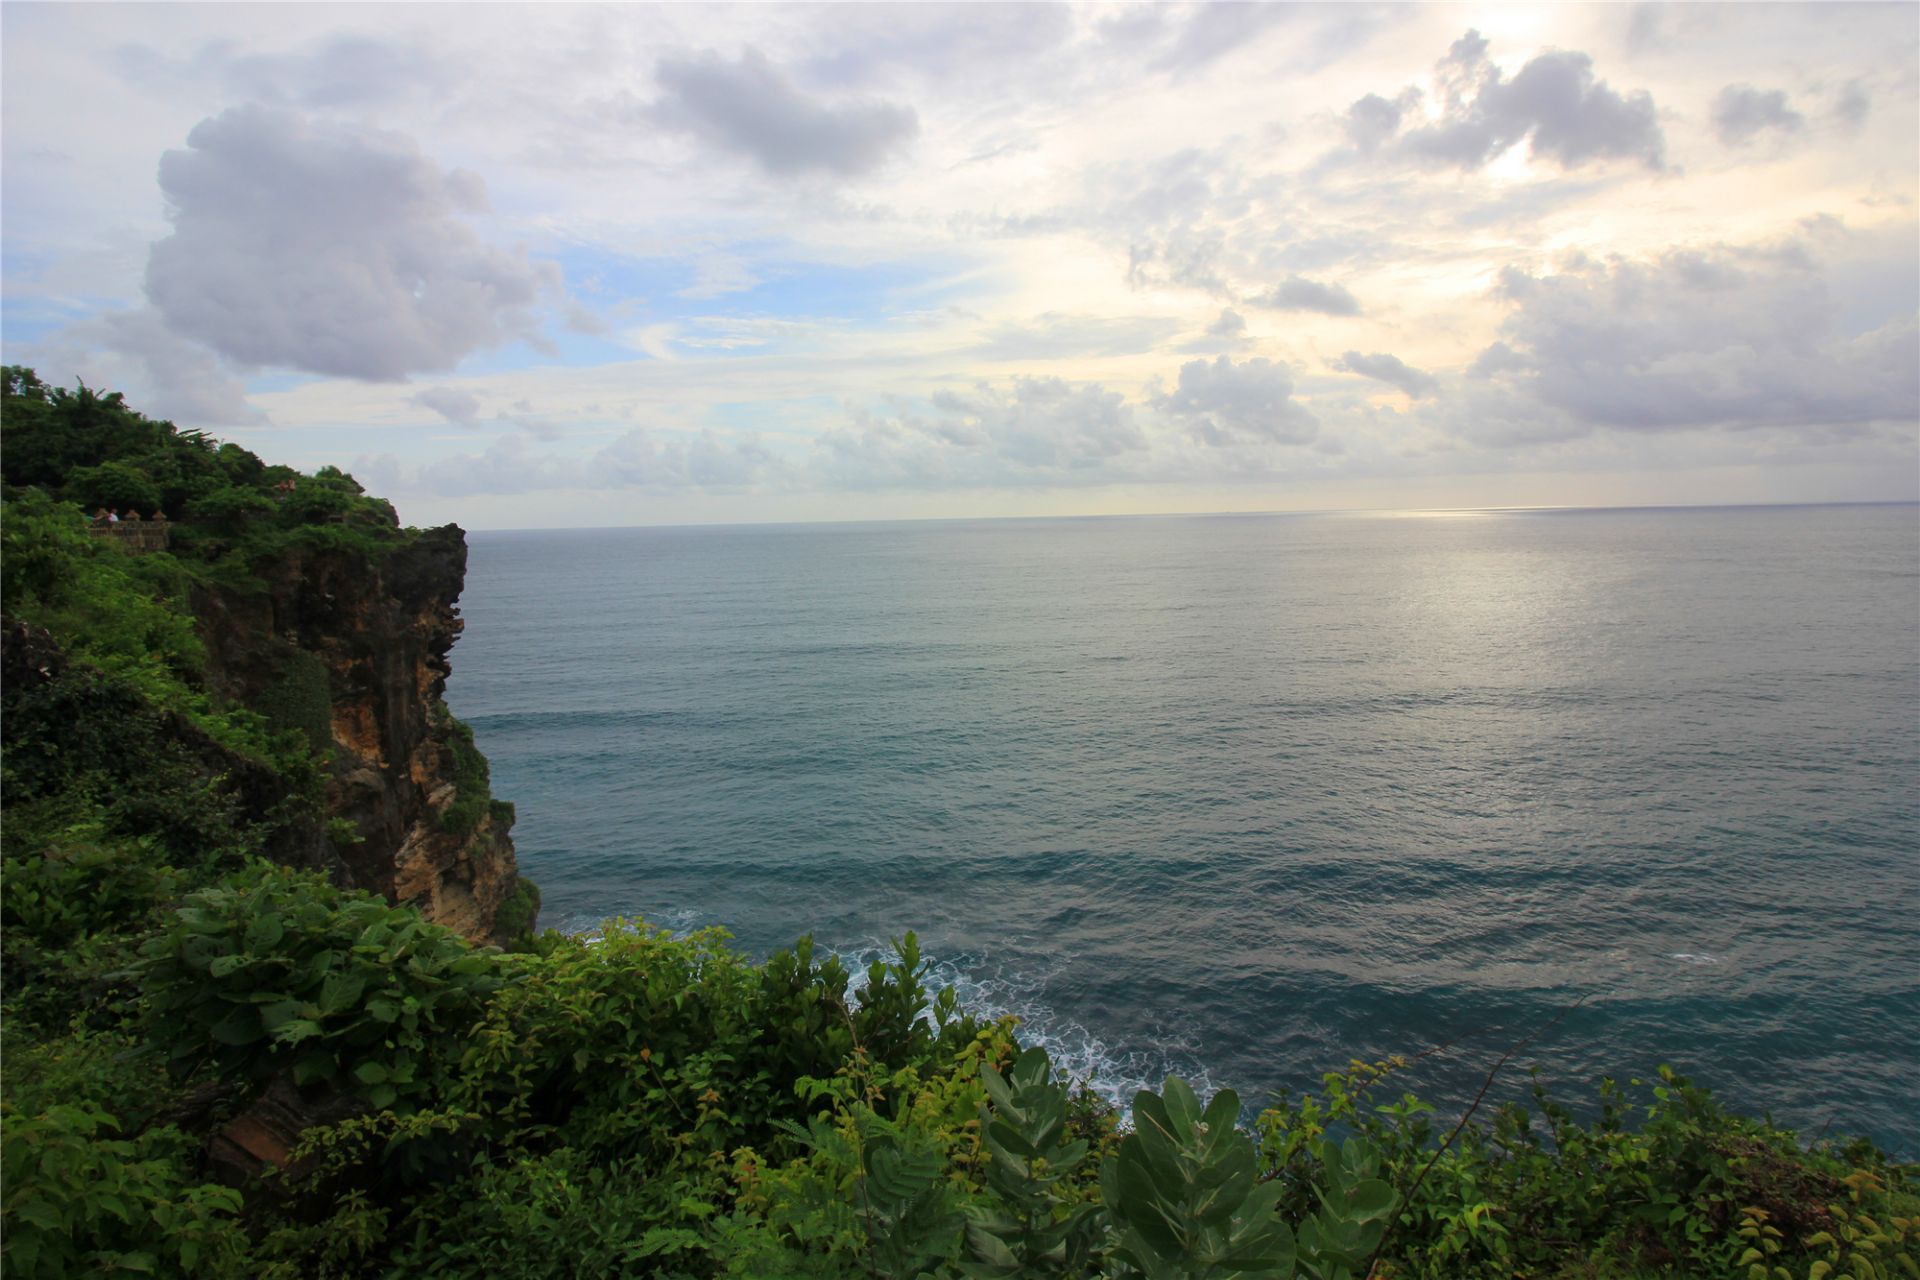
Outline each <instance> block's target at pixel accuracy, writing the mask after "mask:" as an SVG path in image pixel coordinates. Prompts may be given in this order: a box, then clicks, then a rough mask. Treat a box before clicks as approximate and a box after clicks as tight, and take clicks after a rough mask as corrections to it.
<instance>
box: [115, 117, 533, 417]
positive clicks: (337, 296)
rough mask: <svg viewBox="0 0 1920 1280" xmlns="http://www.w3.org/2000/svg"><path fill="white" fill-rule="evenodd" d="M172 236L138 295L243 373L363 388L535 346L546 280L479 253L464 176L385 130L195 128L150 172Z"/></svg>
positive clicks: (161, 245)
mask: <svg viewBox="0 0 1920 1280" xmlns="http://www.w3.org/2000/svg"><path fill="white" fill-rule="evenodd" d="M160 186H161V189H162V190H163V191H164V192H165V194H166V197H167V202H168V205H169V216H170V217H171V219H172V221H173V234H172V235H170V236H168V237H167V238H166V239H164V240H161V241H160V242H158V243H157V244H155V245H154V246H153V249H152V251H151V253H150V254H149V256H148V259H147V276H146V288H147V296H148V298H149V299H150V300H151V301H152V302H153V305H154V306H155V307H156V308H157V309H158V310H159V312H160V314H161V315H162V316H164V317H165V319H166V321H167V324H168V325H169V326H170V327H171V328H172V329H173V330H174V331H175V332H176V333H179V334H182V335H184V336H186V337H190V338H193V339H196V340H198V341H201V342H204V343H206V344H207V345H208V346H210V347H212V348H213V349H214V350H216V351H218V352H220V353H221V354H222V355H225V356H227V357H228V358H230V359H232V360H235V361H238V362H240V363H242V364H247V365H268V366H278V367H283V368H290V369H301V370H305V371H307V372H310V373H320V374H332V375H339V376H344V377H351V378H363V379H369V380H376V381H380V380H398V379H401V378H405V377H406V376H407V375H408V374H411V373H419V372H427V371H435V370H446V369H451V368H453V367H454V366H455V365H457V364H458V363H459V362H460V361H461V359H462V358H464V357H465V356H467V355H468V354H469V353H471V352H473V351H475V350H478V349H480V348H483V347H491V346H497V345H499V344H501V343H504V342H506V341H509V340H511V339H513V338H537V333H536V330H535V327H534V321H533V319H532V316H531V312H530V308H532V306H533V305H534V304H535V303H536V302H537V301H539V299H540V298H541V297H542V295H543V294H544V293H545V292H547V291H548V290H549V289H551V288H553V287H555V286H556V285H557V273H556V272H555V271H554V270H552V269H551V268H547V267H543V266H541V265H539V264H536V263H533V262H531V261H529V260H528V259H527V258H526V257H525V256H524V255H523V254H515V253H508V252H505V251H502V250H498V249H494V248H490V247H489V246H487V245H485V244H483V243H482V242H481V240H480V239H479V237H478V236H477V235H475V233H474V232H473V230H472V229H471V227H469V226H468V225H467V224H466V223H464V222H462V221H461V220H460V215H461V214H467V213H473V212H477V211H479V210H480V209H482V208H484V205H485V195H484V190H483V188H482V186H481V183H480V180H479V178H477V177H475V176H474V175H473V174H470V173H464V172H461V171H459V170H454V171H452V172H447V171H443V170H442V169H440V168H439V166H437V165H435V164H434V163H433V162H432V161H431V160H429V159H428V158H427V157H426V156H424V155H422V154H421V153H420V151H419V149H418V148H417V147H415V146H414V145H413V143H412V142H411V141H409V140H408V139H406V138H404V137H402V136H401V135H399V134H396V133H389V132H387V131H385V130H379V129H370V128H363V127H360V126H353V125H343V124H329V123H321V122H316V121H313V120H309V119H308V118H306V117H304V116H301V115H299V114H297V113H295V112H292V111H289V110H284V109H280V108H273V107H261V106H251V105H250V106H245V107H236V108H234V109H232V110H229V111H226V112H223V113H221V114H220V115H218V116H215V117H213V118H212V119H210V120H204V121H202V122H201V123H200V124H199V125H197V126H195V127H194V129H193V131H192V132H191V133H190V134H188V135H187V147H186V149H185V150H183V151H169V152H167V153H166V154H165V155H164V156H162V157H161V160H160Z"/></svg>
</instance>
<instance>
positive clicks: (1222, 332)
mask: <svg viewBox="0 0 1920 1280" xmlns="http://www.w3.org/2000/svg"><path fill="white" fill-rule="evenodd" d="M1246 331H1247V321H1246V318H1245V317H1244V316H1242V315H1241V314H1240V313H1239V312H1238V311H1235V310H1234V309H1233V308H1232V307H1223V308H1221V310H1220V315H1219V318H1218V319H1216V320H1215V321H1214V322H1213V323H1212V324H1210V325H1208V326H1207V336H1208V337H1209V338H1221V339H1225V340H1227V341H1237V340H1238V339H1239V338H1240V337H1241V336H1242V335H1244V334H1245V333H1246Z"/></svg>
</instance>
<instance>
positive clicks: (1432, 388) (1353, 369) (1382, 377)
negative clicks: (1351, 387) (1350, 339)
mask: <svg viewBox="0 0 1920 1280" xmlns="http://www.w3.org/2000/svg"><path fill="white" fill-rule="evenodd" d="M1332 367H1333V368H1335V369H1338V370H1340V371H1341V372H1342V373H1355V374H1359V375H1360V376H1361V377H1363V378H1372V379H1373V380H1374V381H1376V382H1384V383H1386V384H1387V385H1388V386H1391V387H1398V388H1399V389H1400V390H1402V391H1404V392H1406V393H1407V395H1408V396H1410V397H1412V398H1413V399H1415V400H1418V399H1420V398H1421V397H1423V396H1430V395H1432V394H1433V393H1434V392H1436V391H1438V390H1439V389H1440V384H1439V382H1438V381H1437V380H1435V378H1434V376H1433V375H1432V374H1430V373H1427V372H1425V371H1424V370H1421V369H1416V368H1414V367H1413V366H1412V365H1409V364H1408V363H1406V362H1405V361H1404V360H1402V359H1401V358H1400V357H1399V356H1396V355H1389V354H1388V353H1387V352H1384V351H1376V352H1374V353H1373V354H1372V355H1362V354H1361V353H1360V352H1358V351H1349V352H1347V353H1346V354H1345V355H1343V356H1341V357H1340V358H1339V359H1338V360H1335V361H1333V362H1332Z"/></svg>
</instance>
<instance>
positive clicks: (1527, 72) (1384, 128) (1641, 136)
mask: <svg viewBox="0 0 1920 1280" xmlns="http://www.w3.org/2000/svg"><path fill="white" fill-rule="evenodd" d="M1488 47H1489V46H1488V43H1487V41H1486V39H1485V37H1483V36H1481V35H1480V33H1479V32H1478V31H1469V32H1467V34H1466V35H1464V36H1462V37H1461V38H1460V39H1458V40H1456V41H1454V43H1453V46H1452V47H1451V48H1450V49H1449V50H1448V51H1447V56H1446V57H1445V58H1442V59H1441V60H1440V62H1439V64H1438V65H1437V67H1436V68H1435V75H1436V78H1437V80H1438V82H1439V86H1440V111H1439V115H1438V118H1437V119H1434V120H1432V121H1431V122H1430V123H1426V124H1421V125H1418V126H1417V127H1413V128H1409V129H1406V130H1405V131H1404V132H1400V131H1399V130H1400V129H1401V126H1402V125H1403V124H1404V123H1405V119H1406V117H1408V116H1412V115H1413V114H1414V112H1413V111H1412V110H1411V108H1412V107H1413V106H1414V105H1416V104H1417V102H1418V101H1419V95H1418V94H1417V92H1415V93H1413V94H1412V95H1411V96H1410V95H1409V94H1407V93H1403V94H1402V95H1401V97H1400V99H1399V100H1398V101H1396V102H1392V103H1389V102H1387V101H1386V100H1385V99H1383V98H1381V97H1380V96H1379V95H1377V94H1369V95H1367V96H1366V97H1364V98H1361V99H1359V100H1358V101H1357V102H1355V103H1354V104H1353V105H1352V106H1351V107H1349V108H1348V109H1347V115H1346V129H1347V135H1348V138H1349V140H1351V141H1352V142H1353V143H1354V144H1355V145H1356V146H1357V147H1359V148H1360V149H1361V150H1362V151H1376V152H1377V151H1381V150H1384V149H1385V148H1386V144H1387V143H1388V142H1389V141H1391V142H1392V144H1393V145H1392V148H1391V149H1392V151H1393V153H1394V154H1397V155H1401V156H1405V157H1407V158H1409V159H1412V160H1414V161H1417V162H1419V163H1422V164H1426V165H1430V166H1438V167H1453V168H1459V169H1477V168H1479V167H1481V166H1482V165H1485V164H1488V163H1490V162H1492V161H1493V160H1495V159H1497V158H1498V157H1499V156H1501V155H1502V154H1504V153H1505V152H1506V151H1507V150H1509V149H1510V148H1512V147H1514V146H1517V145H1518V144H1520V143H1521V142H1523V141H1525V142H1528V143H1529V146H1530V149H1531V151H1532V154H1533V155H1535V156H1537V157H1541V158H1545V159H1550V160H1553V161H1555V162H1556V163H1558V164H1559V166H1560V167H1561V168H1562V169H1573V168H1576V167H1578V166H1579V165H1582V164H1585V163H1587V162H1588V161H1592V160H1601V159H1637V160H1639V161H1641V162H1642V163H1643V164H1645V165H1646V166H1647V167H1648V168H1650V169H1660V168H1662V167H1663V166H1664V163H1665V160H1664V156H1665V150H1666V140H1665V137H1664V136H1663V135H1662V133H1661V132H1660V122H1659V114H1658V111H1657V109H1656V108H1655V106H1654V102H1653V98H1652V96H1651V95H1649V94H1647V93H1646V92H1644V91H1638V92H1634V93H1629V94H1625V95H1622V94H1620V93H1619V92H1617V91H1616V90H1614V89H1613V88H1612V87H1611V86H1609V85H1607V84H1606V83H1605V82H1604V81H1600V80H1596V79H1595V78H1594V74H1593V59H1592V58H1591V57H1589V56H1588V55H1586V54H1584V53H1578V52H1573V51H1564V50H1554V51H1550V52H1547V53H1543V54H1540V55H1538V56H1537V57H1535V58H1533V59H1532V60H1531V61H1529V62H1528V63H1527V64H1526V65H1525V66H1523V67H1522V68H1520V71H1519V73H1518V74H1517V75H1515V76H1513V78H1511V79H1508V78H1507V77H1506V75H1505V73H1504V72H1502V71H1501V69H1500V68H1499V67H1498V66H1496V65H1495V64H1494V63H1493V61H1492V60H1491V59H1490V58H1489V57H1488V56H1487V50H1488Z"/></svg>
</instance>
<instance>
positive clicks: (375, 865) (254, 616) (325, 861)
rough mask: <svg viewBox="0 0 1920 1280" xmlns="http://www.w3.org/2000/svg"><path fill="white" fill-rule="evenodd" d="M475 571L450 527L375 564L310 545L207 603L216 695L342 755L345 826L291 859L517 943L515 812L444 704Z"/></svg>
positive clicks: (308, 839)
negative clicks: (491, 786) (510, 933)
mask: <svg viewBox="0 0 1920 1280" xmlns="http://www.w3.org/2000/svg"><path fill="white" fill-rule="evenodd" d="M466 568H467V545H466V538H465V535H464V534H463V533H462V532H461V530H460V528H459V526H457V525H447V526H445V527H444V528H440V529H433V530H429V531H427V532H426V533H424V534H421V535H419V536H417V537H416V538H414V539H413V540H412V541H411V542H409V543H408V544H406V545H404V546H402V547H399V548H398V549H396V550H394V551H392V552H390V553H389V554H387V555H386V556H385V557H384V558H383V559H382V560H381V561H379V562H378V563H377V564H375V565H373V566H372V567H368V566H367V565H366V564H364V563H363V562H362V561H361V560H360V558H359V557H357V556H355V555H353V554H352V553H349V552H345V551H338V550H312V549H307V550H299V551H295V552H292V553H289V554H288V555H287V556H285V557H283V558H282V559H280V560H278V561H276V562H274V563H273V564H271V565H266V566H256V572H258V573H259V574H260V575H261V576H262V577H263V578H264V579H265V581H266V584H267V590H266V591H265V592H264V593H243V592H239V591H233V590H227V589H211V590H207V591H204V592H202V593H201V594H200V595H199V596H197V597H196V599H195V608H196V611H197V612H198V614H199V616H200V620H201V624H202V625H201V631H202V635H203V638H204V639H205V642H206V645H207V651H208V667H209V676H210V679H211V681H212V683H213V686H214V688H215V690H216V691H217V692H219V693H221V694H223V695H225V696H227V697H230V698H233V699H235V700H237V701H240V702H243V703H245V704H246V705H248V706H252V707H256V708H259V709H261V710H263V711H265V712H266V713H267V714H268V716H269V718H270V719H272V720H273V721H274V722H275V723H276V724H277V725H280V726H283V727H291V728H298V729H302V730H304V731H305V732H307V733H308V735H309V737H310V738H311V739H312V741H313V744H314V746H315V747H316V748H317V749H319V750H320V751H321V752H322V753H325V754H328V755H330V757H331V760H330V764H329V765H328V768H327V779H326V791H327V795H326V800H327V805H326V807H327V814H328V817H329V819H330V821H329V822H328V823H327V824H326V825H325V826H324V827H319V828H315V829H312V830H309V831H306V832H304V833H302V834H300V835H297V836H294V837H292V840H293V843H294V845H295V847H292V848H288V849H285V850H283V851H281V852H282V854H283V856H284V857H285V859H286V860H287V861H289V862H294V863H299V864H304V865H313V866H321V867H325V868H327V869H328V870H330V871H331V872H332V873H333V874H334V876H335V878H336V879H339V880H340V881H341V882H343V883H344V884H347V885H349V886H351V887H354V888H362V889H369V890H372V891H374V892H377V893H380V894H383V895H385V896H386V897H388V898H389V899H391V900H393V901H395V902H402V903H412V904H413V905H415V906H417V907H418V908H419V909H420V911H421V913H422V914H423V915H425V916H426V917H427V918H428V919H430V920H434V921H437V922H438V923H440V924H444V925H446V926H448V927H449V928H452V929H455V930H458V931H459V932H460V933H462V934H464V935H466V936H467V937H469V938H472V939H474V940H475V941H482V942H491V941H504V939H503V938H500V937H498V936H497V933H498V932H500V930H499V928H498V925H497V923H496V917H497V915H498V913H499V911H500V907H501V905H502V904H503V903H504V902H506V901H507V900H508V899H509V898H510V897H512V896H513V895H514V891H515V888H516V885H517V879H518V878H517V875H516V872H515V863H514V853H513V842H512V840H511V839H509V837H508V829H509V828H510V827H511V825H512V816H511V809H510V808H508V807H507V806H504V805H495V804H491V803H489V802H488V799H487V796H486V785H487V782H486V770H485V764H484V762H483V761H481V759H480V757H479V756H478V754H477V753H475V752H474V751H473V749H472V747H471V744H470V742H468V740H467V739H466V738H465V736H464V735H463V733H462V731H461V729H460V727H459V726H458V725H457V724H456V722H455V721H454V719H453V717H452V715H451V713H449V712H448V710H447V706H446V703H445V702H444V701H443V699H442V694H443V693H444V691H445V689H446V678H447V675H448V673H449V671H450V670H451V668H450V666H449V664H448V661H447V654H448V652H449V651H450V650H451V649H452V648H453V644H454V641H455V640H456V639H458V638H459V635H460V630H461V627H462V626H463V623H462V621H461V619H460V616H459V611H458V609H457V608H456V607H455V601H457V600H458V599H459V597H460V589H461V586H462V585H463V583H464V581H465V578H466ZM522 923H524V922H522Z"/></svg>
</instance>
